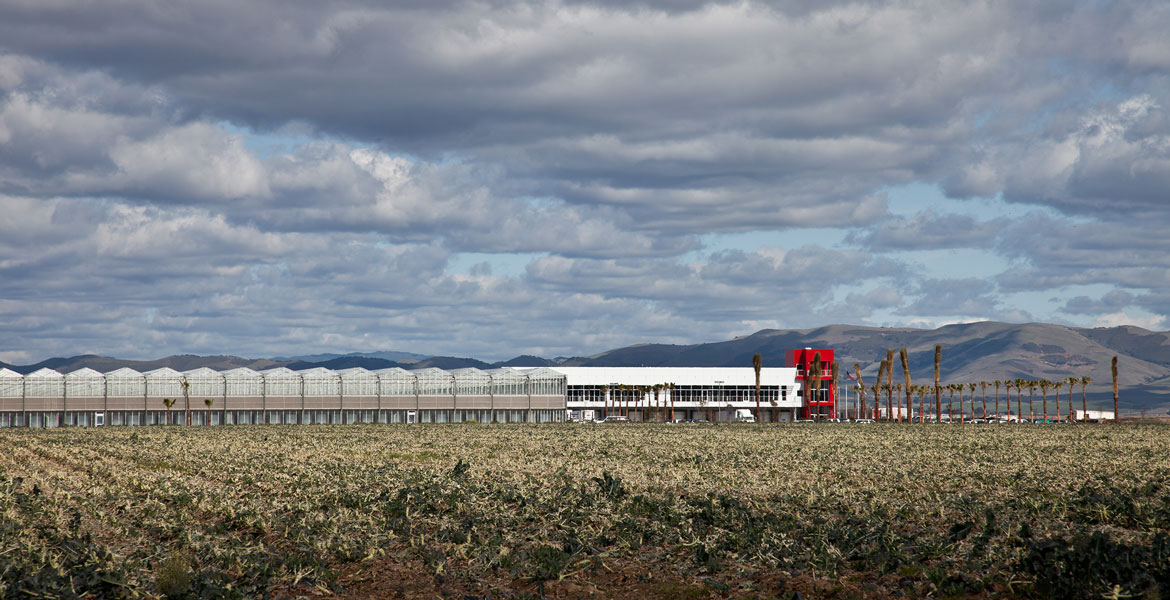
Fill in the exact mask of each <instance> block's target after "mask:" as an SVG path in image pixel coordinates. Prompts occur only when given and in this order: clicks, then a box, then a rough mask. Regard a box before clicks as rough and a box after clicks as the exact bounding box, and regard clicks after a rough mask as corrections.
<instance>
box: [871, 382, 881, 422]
mask: <svg viewBox="0 0 1170 600" xmlns="http://www.w3.org/2000/svg"><path fill="white" fill-rule="evenodd" d="M869 389H871V390H873V418H874V419H876V418H878V412H879V410H878V407H879V406H880V405H881V400H882V394H881V392H882V386H881V384H880V383H875V384H873V385H871V386H869Z"/></svg>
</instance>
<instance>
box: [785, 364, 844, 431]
mask: <svg viewBox="0 0 1170 600" xmlns="http://www.w3.org/2000/svg"><path fill="white" fill-rule="evenodd" d="M817 356H820V359H821V373H820V389H819V390H818V391H816V392H813V386H812V384H813V377H811V376H810V373H809V367H810V366H811V365H812V363H813V358H814V357H817ZM784 366H786V367H795V368H796V381H798V382H800V385H801V393H802V396H803V398H804V401H803V402H802V403H801V408H800V412H801V416H800V418H802V419H828V418H832V417H835V416H837V387H836V386H835V385H830V382H831V381H832V378H833V370H832V369H833V350H832V349H831V348H802V349H800V350H789V351H787V352H785V353H784Z"/></svg>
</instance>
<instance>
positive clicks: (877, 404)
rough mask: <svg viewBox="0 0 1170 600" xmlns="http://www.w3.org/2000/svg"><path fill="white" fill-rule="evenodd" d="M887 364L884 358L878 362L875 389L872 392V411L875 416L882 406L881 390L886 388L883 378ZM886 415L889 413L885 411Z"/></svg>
mask: <svg viewBox="0 0 1170 600" xmlns="http://www.w3.org/2000/svg"><path fill="white" fill-rule="evenodd" d="M887 366H888V365H887V364H886V361H884V360H883V361H881V362H880V363H878V372H877V383H876V385H875V389H874V392H873V413H874V415H875V416H876V415H878V414H880V413H881V406H882V395H881V391H882V390H884V389H886V388H885V383H884V382H883V379H884V378H885V376H886V367H887ZM886 416H889V413H887V414H886Z"/></svg>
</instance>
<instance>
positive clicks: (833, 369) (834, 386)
mask: <svg viewBox="0 0 1170 600" xmlns="http://www.w3.org/2000/svg"><path fill="white" fill-rule="evenodd" d="M840 370H841V363H839V362H837V361H833V362H831V363H829V375H830V377H831V378H830V379H829V397H830V398H832V399H833V416H832V418H834V419H837V418H840V417H839V416H838V415H839V414H840V411H838V410H837V396H838V394H840V393H841V388H840V383H839V382H838V381H837V378H838V377H839V376H840ZM845 411H846V413H848V411H849V407H848V406H846V407H845ZM845 417H846V418H848V417H849V415H848V414H846V415H845Z"/></svg>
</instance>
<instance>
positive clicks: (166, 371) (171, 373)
mask: <svg viewBox="0 0 1170 600" xmlns="http://www.w3.org/2000/svg"><path fill="white" fill-rule="evenodd" d="M143 375H145V376H146V378H147V379H150V378H152V377H182V376H183V374H182V373H180V372H178V371H176V370H174V369H172V368H170V367H163V368H161V369H155V370H153V371H147V372H145V373H143Z"/></svg>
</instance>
